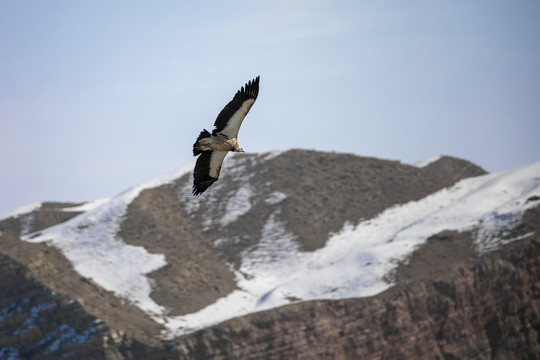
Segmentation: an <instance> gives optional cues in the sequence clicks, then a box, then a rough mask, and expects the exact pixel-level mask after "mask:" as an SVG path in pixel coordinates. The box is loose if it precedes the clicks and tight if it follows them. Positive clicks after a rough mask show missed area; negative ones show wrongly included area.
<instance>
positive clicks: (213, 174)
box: [193, 76, 259, 196]
mask: <svg viewBox="0 0 540 360" xmlns="http://www.w3.org/2000/svg"><path fill="white" fill-rule="evenodd" d="M257 95H259V76H257V77H256V78H255V79H253V80H250V81H248V82H247V83H246V85H245V86H242V88H241V89H240V90H238V91H237V92H236V95H234V98H233V99H232V100H231V101H230V102H229V103H228V104H227V105H225V107H224V108H223V110H221V112H220V113H219V115H218V117H217V119H216V121H215V122H214V130H212V133H210V132H208V131H207V130H206V129H203V131H201V133H200V134H199V137H198V138H197V141H195V144H193V156H199V158H198V159H197V162H196V164H195V169H194V170H193V195H195V196H197V195H199V194H202V193H203V192H205V191H206V189H208V188H209V187H210V185H212V184H213V183H214V182H216V181H217V179H218V178H219V171H220V170H221V164H222V163H223V159H225V156H227V153H228V152H229V151H235V152H244V149H242V148H241V147H240V145H238V141H237V138H238V130H240V125H242V121H243V120H244V118H245V117H246V115H247V113H248V112H249V109H251V107H252V106H253V104H254V103H255V100H257Z"/></svg>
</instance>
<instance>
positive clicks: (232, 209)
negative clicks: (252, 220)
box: [220, 184, 253, 227]
mask: <svg viewBox="0 0 540 360" xmlns="http://www.w3.org/2000/svg"><path fill="white" fill-rule="evenodd" d="M252 195H253V191H252V189H251V186H249V184H246V185H244V186H242V187H241V188H240V189H238V190H237V191H236V193H235V194H234V195H233V196H231V197H229V200H228V201H227V205H226V206H225V215H224V216H223V217H222V218H221V219H220V225H221V226H222V227H224V226H227V225H229V224H231V223H233V222H235V221H236V220H237V219H238V218H239V217H240V216H242V215H244V214H247V212H248V211H249V209H251V203H250V201H249V200H250V198H251V196H252Z"/></svg>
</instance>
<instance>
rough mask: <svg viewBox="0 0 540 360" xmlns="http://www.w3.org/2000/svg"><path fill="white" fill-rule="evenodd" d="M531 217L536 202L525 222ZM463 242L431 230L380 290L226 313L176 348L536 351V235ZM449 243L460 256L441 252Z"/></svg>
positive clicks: (442, 353)
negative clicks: (476, 247)
mask: <svg viewBox="0 0 540 360" xmlns="http://www.w3.org/2000/svg"><path fill="white" fill-rule="evenodd" d="M539 224H540V211H539V209H538V208H536V209H535V210H533V211H530V212H529V213H527V215H526V219H525V221H524V226H526V227H529V228H530V227H534V228H535V230H538V226H539ZM470 244H471V242H470V238H469V236H468V235H467V234H457V233H446V234H442V235H441V236H437V237H434V238H432V239H430V241H429V242H428V244H426V245H425V246H423V247H422V248H420V249H419V250H418V251H417V252H416V253H415V254H414V255H413V257H412V259H411V261H410V262H409V264H407V265H403V266H401V268H400V269H399V272H398V274H397V276H400V278H401V281H400V283H399V285H397V286H395V287H393V288H392V289H390V290H388V291H386V292H385V293H382V294H380V295H377V296H375V297H372V298H365V299H348V300H338V301H313V302H307V303H301V304H295V305H289V306H286V307H282V308H279V309H275V310H271V311H267V312H261V313H256V314H252V315H249V316H245V317H242V318H238V319H234V320H231V321H228V322H225V323H222V324H220V325H217V326H214V327H211V328H208V329H205V330H202V331H199V332H197V333H195V334H193V335H191V336H188V337H187V338H185V339H183V340H182V342H181V343H180V344H179V346H180V349H181V358H184V357H185V358H186V359H261V358H264V359H540V281H539V279H540V241H539V240H538V238H537V237H535V238H533V239H529V240H523V241H521V242H518V243H514V244H511V245H509V246H507V247H506V248H504V250H501V251H497V252H494V253H491V254H489V255H486V256H484V257H480V258H477V257H476V256H475V255H474V254H473V251H472V249H471V247H470ZM455 247H459V248H460V249H459V251H460V254H461V255H464V257H463V258H462V261H459V259H456V258H455V257H454V256H451V257H450V258H446V259H444V256H445V254H448V253H451V252H452V251H453V250H454V248H455ZM434 255H441V256H442V259H441V257H439V259H441V261H439V262H437V264H436V266H435V268H434V269H433V267H432V266H430V265H432V264H426V261H425V260H426V256H428V258H429V259H432V256H434ZM456 260H457V261H456ZM432 270H433V271H432ZM419 273H420V274H421V276H420V279H421V280H418V279H417V277H418V276H416V275H417V274H419Z"/></svg>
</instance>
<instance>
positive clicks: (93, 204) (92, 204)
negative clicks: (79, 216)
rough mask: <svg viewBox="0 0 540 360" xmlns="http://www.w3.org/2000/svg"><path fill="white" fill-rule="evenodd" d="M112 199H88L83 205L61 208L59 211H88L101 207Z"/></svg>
mask: <svg viewBox="0 0 540 360" xmlns="http://www.w3.org/2000/svg"><path fill="white" fill-rule="evenodd" d="M110 200H111V198H105V199H97V200H91V201H87V202H85V203H84V204H81V205H78V206H72V207H65V208H61V209H59V211H66V212H70V211H72V212H87V211H91V210H94V209H95V208H98V207H100V206H101V205H103V204H105V203H107V202H108V201H110Z"/></svg>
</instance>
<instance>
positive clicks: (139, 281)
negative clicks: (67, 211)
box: [23, 167, 191, 317]
mask: <svg viewBox="0 0 540 360" xmlns="http://www.w3.org/2000/svg"><path fill="white" fill-rule="evenodd" d="M190 170H191V167H188V168H182V169H179V170H176V171H174V172H171V173H168V174H165V175H162V176H160V177H157V178H155V179H152V180H150V181H148V182H145V183H143V184H141V185H138V186H135V187H132V188H131V189H129V190H127V191H124V192H123V193H121V194H119V195H117V196H115V197H113V198H110V199H107V200H103V201H100V202H99V203H94V204H93V207H92V209H91V210H89V211H87V212H85V213H83V214H80V215H78V216H76V217H74V218H72V219H70V220H68V221H66V222H64V223H62V224H59V225H56V226H53V227H50V228H48V229H46V230H43V231H40V232H36V233H33V234H29V235H27V236H24V237H23V240H25V241H28V242H47V243H48V244H50V245H52V246H54V247H57V248H58V249H60V250H61V251H62V253H63V254H64V255H65V256H66V258H67V259H68V260H69V261H70V262H71V263H72V264H73V267H74V268H75V270H76V271H77V272H78V273H79V274H81V275H82V276H84V277H86V278H89V279H91V280H93V281H94V282H96V283H97V284H98V285H100V286H101V287H103V288H104V289H106V290H109V291H112V292H114V293H115V294H116V295H117V296H118V297H120V298H123V299H125V300H128V301H130V302H131V303H132V304H134V305H136V306H138V307H140V308H141V309H142V310H144V311H146V312H147V313H148V314H150V315H153V316H155V317H159V316H162V315H163V314H165V313H166V309H165V308H164V307H162V306H160V305H158V304H156V303H155V302H154V301H153V300H152V299H151V298H150V291H151V287H152V286H151V285H152V284H151V282H150V280H149V279H148V278H147V277H146V274H147V273H149V272H152V271H154V270H157V269H159V268H160V267H162V266H164V265H165V264H166V262H165V256H164V255H162V254H150V253H148V252H147V251H146V249H145V248H143V247H141V246H133V245H128V244H125V243H124V242H122V240H121V239H120V237H119V236H118V235H117V234H118V232H119V230H120V223H121V221H122V219H123V216H124V215H125V213H126V210H127V207H128V205H129V204H130V203H131V202H132V201H133V200H134V199H135V198H136V197H137V196H138V195H139V193H140V192H141V191H142V190H144V189H149V188H155V187H158V186H161V185H164V184H167V183H170V182H172V181H173V180H175V179H177V178H179V177H180V176H182V175H183V174H184V173H186V172H187V171H190Z"/></svg>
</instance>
